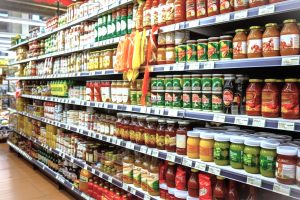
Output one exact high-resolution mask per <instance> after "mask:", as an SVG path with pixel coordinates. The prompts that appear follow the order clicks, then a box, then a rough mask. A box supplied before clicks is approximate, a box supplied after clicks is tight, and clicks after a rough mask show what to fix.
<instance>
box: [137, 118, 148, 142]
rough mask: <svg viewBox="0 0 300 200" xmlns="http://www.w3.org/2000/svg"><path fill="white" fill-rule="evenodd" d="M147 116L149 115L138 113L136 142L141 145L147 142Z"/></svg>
mask: <svg viewBox="0 0 300 200" xmlns="http://www.w3.org/2000/svg"><path fill="white" fill-rule="evenodd" d="M146 118H147V115H138V116H137V126H136V130H135V142H136V143H137V144H139V145H144V144H145V136H144V134H145V127H146V124H147V122H146Z"/></svg>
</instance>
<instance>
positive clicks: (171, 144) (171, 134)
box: [165, 119, 177, 152]
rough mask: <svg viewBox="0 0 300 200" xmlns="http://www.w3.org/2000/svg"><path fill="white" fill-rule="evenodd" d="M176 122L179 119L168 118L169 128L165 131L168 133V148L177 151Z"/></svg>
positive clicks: (166, 142) (170, 150)
mask: <svg viewBox="0 0 300 200" xmlns="http://www.w3.org/2000/svg"><path fill="white" fill-rule="evenodd" d="M176 124H177V121H176V120H173V119H169V120H167V129H166V131H165V134H166V140H165V145H166V150H167V151H169V152H175V151H176Z"/></svg>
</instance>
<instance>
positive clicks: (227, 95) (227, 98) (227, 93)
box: [223, 89, 233, 106]
mask: <svg viewBox="0 0 300 200" xmlns="http://www.w3.org/2000/svg"><path fill="white" fill-rule="evenodd" d="M232 102H233V92H232V90H226V89H225V90H224V91H223V103H224V105H225V106H229V105H231V104H232Z"/></svg>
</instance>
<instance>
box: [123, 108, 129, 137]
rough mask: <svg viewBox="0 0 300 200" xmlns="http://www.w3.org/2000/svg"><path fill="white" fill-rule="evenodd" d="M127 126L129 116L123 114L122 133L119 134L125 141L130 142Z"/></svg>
mask: <svg viewBox="0 0 300 200" xmlns="http://www.w3.org/2000/svg"><path fill="white" fill-rule="evenodd" d="M129 124H130V114H128V113H123V119H122V128H123V133H122V132H121V134H122V135H121V137H122V139H123V140H125V141H129V140H130V135H129Z"/></svg>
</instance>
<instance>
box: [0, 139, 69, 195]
mask: <svg viewBox="0 0 300 200" xmlns="http://www.w3.org/2000/svg"><path fill="white" fill-rule="evenodd" d="M42 199H43V200H50V199H51V200H69V199H74V198H72V197H71V195H69V194H68V193H67V192H66V191H60V190H58V189H57V185H56V184H55V183H54V182H53V181H52V180H50V179H49V178H48V177H46V176H45V175H43V174H42V173H41V172H39V171H38V170H36V171H35V170H33V168H32V165H31V164H29V163H28V162H27V161H25V160H24V159H22V158H19V157H18V156H17V155H16V153H13V152H10V151H9V146H8V145H7V144H5V143H4V144H0V200H42Z"/></svg>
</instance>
